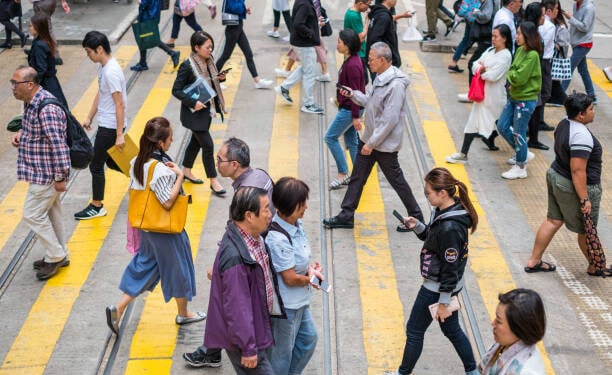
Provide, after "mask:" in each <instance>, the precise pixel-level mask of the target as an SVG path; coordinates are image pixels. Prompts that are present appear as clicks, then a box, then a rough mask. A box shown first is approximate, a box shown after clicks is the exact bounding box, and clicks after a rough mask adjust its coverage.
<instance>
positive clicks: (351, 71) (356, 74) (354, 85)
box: [342, 62, 364, 118]
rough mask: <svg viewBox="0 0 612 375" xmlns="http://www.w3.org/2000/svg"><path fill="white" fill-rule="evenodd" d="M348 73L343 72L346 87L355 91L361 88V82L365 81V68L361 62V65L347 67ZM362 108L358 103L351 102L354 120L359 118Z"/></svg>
mask: <svg viewBox="0 0 612 375" xmlns="http://www.w3.org/2000/svg"><path fill="white" fill-rule="evenodd" d="M345 69H346V71H345V70H344V69H343V70H342V75H343V78H344V79H343V81H344V80H346V85H347V86H348V87H350V88H351V89H353V90H355V89H358V88H360V86H363V85H361V82H363V81H364V77H363V74H364V73H363V67H362V65H361V62H359V65H356V64H350V65H348V66H346V68H345ZM360 107H361V106H360V105H359V104H357V103H355V102H354V101H351V114H352V116H353V118H359V117H360V116H359V112H360V111H361V108H360Z"/></svg>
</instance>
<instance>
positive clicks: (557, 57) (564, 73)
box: [550, 49, 572, 81]
mask: <svg viewBox="0 0 612 375" xmlns="http://www.w3.org/2000/svg"><path fill="white" fill-rule="evenodd" d="M550 78H552V80H553V81H569V80H571V79H572V63H571V61H570V59H569V58H567V57H565V53H564V52H563V50H562V49H559V50H556V51H555V54H554V55H553V58H552V66H551V68H550Z"/></svg>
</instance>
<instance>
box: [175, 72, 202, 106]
mask: <svg viewBox="0 0 612 375" xmlns="http://www.w3.org/2000/svg"><path fill="white" fill-rule="evenodd" d="M193 77H194V76H193V72H192V69H191V64H190V63H189V60H185V61H183V63H182V64H181V66H180V67H179V69H178V72H177V73H176V78H175V79H174V84H173V85H172V95H173V96H174V97H175V98H177V99H178V100H180V101H181V103H182V104H183V105H184V106H186V107H189V108H193V107H195V105H196V102H197V100H195V99H192V98H190V97H188V96H187V94H185V93H184V92H183V90H184V89H185V87H187V86H189V85H190V84H192V83H193V81H194V80H193Z"/></svg>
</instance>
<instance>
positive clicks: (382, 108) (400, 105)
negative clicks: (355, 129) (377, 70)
mask: <svg viewBox="0 0 612 375" xmlns="http://www.w3.org/2000/svg"><path fill="white" fill-rule="evenodd" d="M389 69H390V71H389V70H387V71H385V72H384V73H382V74H381V75H379V76H378V77H376V79H375V80H374V84H373V85H372V88H370V89H369V90H368V93H367V94H364V93H362V92H361V91H357V90H355V91H353V97H352V100H353V102H355V103H356V104H358V105H360V106H363V107H365V129H364V131H363V135H362V137H361V140H362V141H363V143H365V144H368V145H369V146H370V147H372V148H373V149H375V150H377V151H381V152H396V151H399V150H400V148H402V138H403V136H404V127H405V124H404V119H405V118H406V115H407V111H408V108H407V104H406V90H407V89H408V85H409V84H410V80H408V77H407V76H406V75H405V74H404V73H402V71H401V70H399V69H398V68H396V67H394V66H391V67H390V68H389ZM381 77H382V79H380V78H381Z"/></svg>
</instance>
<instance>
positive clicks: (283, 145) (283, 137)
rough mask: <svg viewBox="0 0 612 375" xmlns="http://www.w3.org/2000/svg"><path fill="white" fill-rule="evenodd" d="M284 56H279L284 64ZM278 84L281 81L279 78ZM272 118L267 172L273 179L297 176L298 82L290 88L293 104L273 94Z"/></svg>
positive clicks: (298, 130)
mask: <svg viewBox="0 0 612 375" xmlns="http://www.w3.org/2000/svg"><path fill="white" fill-rule="evenodd" d="M285 61H286V58H284V57H283V58H281V64H283V65H282V66H284V64H285ZM279 81H280V82H278V84H279V85H280V83H281V82H282V81H283V80H282V79H280V80H279ZM274 96H275V99H276V101H275V102H274V108H275V109H274V119H273V120H272V136H271V139H270V153H269V155H268V173H269V174H270V176H271V177H272V179H273V180H274V181H276V180H278V179H279V178H281V177H284V176H297V174H298V173H297V161H298V156H299V152H298V139H299V138H298V137H299V132H300V104H299V103H301V97H300V84H299V83H298V84H296V85H295V86H293V87H292V88H291V97H292V98H293V105H287V104H285V102H284V101H283V99H281V98H280V97H279V96H278V95H274Z"/></svg>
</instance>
